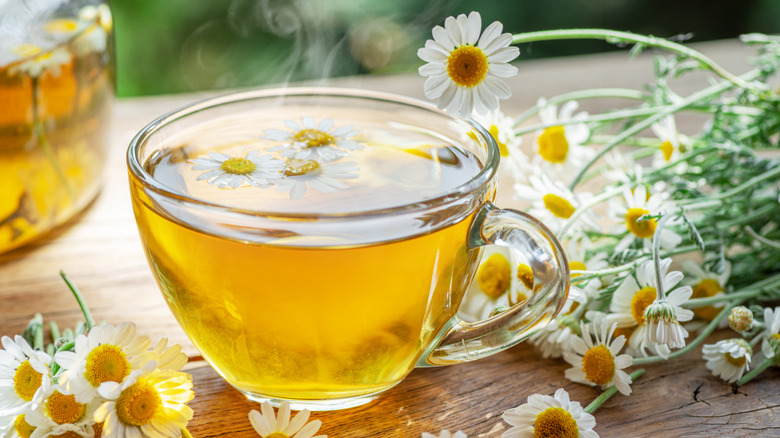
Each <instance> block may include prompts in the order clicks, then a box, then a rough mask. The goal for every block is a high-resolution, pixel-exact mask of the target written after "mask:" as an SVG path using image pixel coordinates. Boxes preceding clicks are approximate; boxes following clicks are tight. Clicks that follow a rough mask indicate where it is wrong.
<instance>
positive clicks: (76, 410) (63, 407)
mask: <svg viewBox="0 0 780 438" xmlns="http://www.w3.org/2000/svg"><path fill="white" fill-rule="evenodd" d="M86 410H87V406H86V405H84V404H82V403H79V402H77V401H76V396H75V395H64V394H62V393H60V392H59V391H54V393H53V394H52V395H51V396H49V399H48V400H46V415H48V417H49V418H51V420H52V421H54V422H55V423H57V424H65V423H70V424H73V423H75V422H77V421H79V420H80V419H81V417H83V416H84V412H85V411H86Z"/></svg>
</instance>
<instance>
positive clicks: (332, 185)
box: [276, 159, 359, 199]
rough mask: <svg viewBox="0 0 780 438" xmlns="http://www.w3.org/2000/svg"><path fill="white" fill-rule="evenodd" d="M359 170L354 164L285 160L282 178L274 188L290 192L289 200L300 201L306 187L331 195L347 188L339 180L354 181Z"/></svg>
mask: <svg viewBox="0 0 780 438" xmlns="http://www.w3.org/2000/svg"><path fill="white" fill-rule="evenodd" d="M358 170H359V169H358V168H357V166H356V165H355V163H354V162H351V161H349V162H338V163H320V162H318V161H315V160H298V159H291V160H287V162H286V164H285V167H284V171H283V173H284V176H285V177H286V178H284V179H283V180H282V181H280V182H279V185H278V187H277V188H276V190H277V191H279V192H286V191H289V192H290V199H301V198H303V195H305V194H306V189H307V187H311V188H313V189H314V190H317V191H319V192H322V193H333V192H337V191H339V190H342V189H345V188H347V185H346V184H344V183H343V182H341V181H339V180H340V179H354V178H357V177H358V174H357V173H355V172H357V171H358Z"/></svg>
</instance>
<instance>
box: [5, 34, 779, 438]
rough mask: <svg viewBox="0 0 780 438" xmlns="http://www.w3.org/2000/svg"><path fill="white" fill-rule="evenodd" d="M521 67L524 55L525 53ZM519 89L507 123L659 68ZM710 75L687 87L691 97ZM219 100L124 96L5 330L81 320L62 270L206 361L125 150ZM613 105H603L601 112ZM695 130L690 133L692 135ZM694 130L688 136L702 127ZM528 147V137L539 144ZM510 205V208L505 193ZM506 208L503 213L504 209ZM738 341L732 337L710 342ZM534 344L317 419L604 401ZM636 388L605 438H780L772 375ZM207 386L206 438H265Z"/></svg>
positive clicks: (555, 65)
mask: <svg viewBox="0 0 780 438" xmlns="http://www.w3.org/2000/svg"><path fill="white" fill-rule="evenodd" d="M697 47H698V48H699V49H700V50H702V51H703V52H705V53H706V54H708V55H710V56H711V57H712V58H714V59H715V60H716V61H717V62H719V63H721V64H722V65H723V66H724V67H726V68H727V69H729V70H731V71H732V72H735V73H742V72H744V71H746V70H747V69H748V66H747V64H746V62H745V57H746V55H747V53H749V51H748V50H745V49H743V48H742V46H741V45H740V44H739V43H738V42H736V41H725V42H715V43H706V44H699V45H698V46H697ZM521 57H522V56H521ZM518 67H519V69H520V73H519V75H518V76H517V77H516V78H513V80H511V81H510V85H511V87H512V88H513V90H514V95H513V97H512V99H511V101H509V102H507V103H506V104H504V105H503V108H504V111H505V112H506V113H508V114H519V113H520V112H521V111H522V110H523V109H525V108H528V107H530V106H531V105H533V104H534V103H535V102H536V99H537V98H538V97H540V96H548V97H549V96H552V95H556V94H560V93H564V92H567V91H574V90H578V89H584V88H591V87H633V88H636V87H637V86H639V85H640V84H642V83H646V82H649V81H650V80H651V79H652V68H651V58H650V56H649V55H642V56H640V57H639V58H637V59H634V60H629V59H628V57H627V54H626V53H625V52H622V53H610V54H601V55H590V56H584V57H573V58H560V59H551V60H540V61H529V62H522V61H521V62H520V63H519V64H518ZM701 79H702V77H701V76H698V77H697V78H690V79H685V80H683V81H680V82H679V83H677V84H676V85H675V87H676V88H677V89H678V90H679V91H680V92H681V93H686V90H688V92H690V90H691V89H692V88H691V87H694V86H696V87H697V88H698V86H699V85H701V82H700V81H701ZM422 83H423V80H422V78H420V77H418V76H416V75H413V74H410V75H401V76H387V77H362V78H350V79H340V80H334V81H330V82H328V83H327V85H336V86H352V87H362V88H368V89H377V90H383V91H390V92H395V93H399V94H404V95H408V96H412V97H419V98H422ZM211 94H214V93H210V94H186V95H174V96H159V97H148V98H136V99H122V100H120V101H119V102H118V104H117V105H116V107H115V111H114V115H113V120H114V124H113V135H112V139H111V154H110V158H109V161H108V164H107V167H106V181H105V187H104V189H103V191H102V194H101V195H100V196H99V197H98V199H97V200H96V201H95V202H94V203H93V205H92V206H91V207H90V208H89V209H87V210H86V211H85V212H84V213H83V214H81V215H80V216H79V217H77V218H75V219H74V220H73V221H71V223H69V224H67V225H65V226H63V227H61V228H60V229H58V230H56V231H55V232H53V233H51V234H50V235H48V236H46V237H45V238H43V239H41V240H39V241H37V242H35V243H33V244H31V245H29V246H27V247H25V248H22V249H19V250H16V251H13V252H10V253H7V254H2V255H0V303H2V305H0V334H3V335H13V334H16V333H21V331H22V330H23V329H24V327H25V325H26V324H27V321H28V320H29V319H30V318H31V317H32V316H33V314H34V313H35V312H41V313H42V314H43V316H44V318H45V319H46V320H47V321H48V320H50V319H55V320H56V321H57V322H58V323H60V325H61V326H62V327H65V326H72V325H73V324H74V323H75V322H76V321H77V320H78V319H79V317H80V313H79V310H78V307H77V306H76V303H75V302H74V300H73V298H72V297H71V295H70V294H69V292H68V290H67V288H66V286H65V284H64V283H63V282H62V280H61V279H60V277H59V275H58V272H59V270H61V269H62V270H64V271H65V272H66V273H67V274H68V276H69V278H70V279H71V280H72V281H73V282H75V283H76V284H77V285H78V286H79V287H80V289H81V290H82V292H83V294H84V295H85V297H86V300H87V302H88V304H89V306H90V307H91V309H92V312H93V314H94V316H95V318H96V319H97V320H98V321H108V322H111V323H113V324H118V323H120V322H123V321H134V322H135V323H136V324H137V325H138V328H139V332H140V333H142V334H145V335H148V336H150V337H151V338H152V340H153V341H156V340H157V339H159V338H161V337H163V336H167V337H168V338H169V339H170V340H171V341H172V342H176V343H180V344H182V345H184V348H185V351H186V352H187V353H188V354H189V355H190V356H191V357H195V358H197V351H195V349H194V347H193V346H192V344H191V343H190V341H189V340H188V339H187V337H186V336H185V335H184V333H183V332H182V331H181V329H180V328H179V326H178V325H177V324H176V322H175V320H174V318H173V317H172V316H171V314H170V313H169V312H168V309H167V307H166V305H165V303H164V301H163V298H162V296H161V294H160V293H159V291H158V289H157V286H156V285H155V282H154V280H153V278H152V275H151V273H150V270H149V268H148V266H147V263H146V260H145V258H144V255H143V252H142V249H141V245H140V242H139V239H138V236H137V232H136V227H135V223H134V220H133V214H132V210H131V206H130V199H129V193H128V187H127V176H126V170H125V169H126V167H125V163H124V153H125V150H126V147H127V145H128V143H129V141H130V139H131V138H132V136H133V135H134V134H135V133H136V132H137V131H138V130H139V129H140V128H142V127H143V126H144V125H145V124H147V123H148V122H150V121H151V120H152V119H153V118H154V117H155V116H157V115H160V114H162V113H164V112H166V111H169V110H171V109H174V108H177V107H179V106H182V105H184V104H186V103H189V102H192V101H194V100H197V99H200V98H202V97H206V96H208V95H211ZM614 103H615V102H607V101H604V102H598V103H594V106H593V107H590V108H588V109H589V110H591V111H598V110H599V109H603V108H605V107H607V106H609V105H612V104H614ZM686 123H687V126H686ZM695 123H696V122H695V121H690V122H685V121H683V122H681V123H680V124H681V127H682V130H685V129H686V128H690V129H692V130H694V131H695V130H697V129H698V126H697V125H695ZM529 140H530V139H529ZM503 197H504V198H505V201H504V202H503V204H504V205H507V203H509V202H510V201H509V200H508V199H509V198H508V196H507V194H506V191H505V192H503ZM499 204H501V203H499ZM727 336H731V334H730V333H728V332H727V331H724V332H722V333H716V334H715V335H713V338H712V340H711V342H714V340H716V339H719V338H724V337H727ZM538 357H539V355H538V353H537V352H536V351H535V350H534V348H533V347H532V346H531V345H530V344H521V345H519V346H517V347H515V348H512V349H510V350H508V351H505V352H503V353H500V354H497V355H495V356H493V357H491V358H488V359H485V360H482V361H479V362H474V363H468V364H462V365H456V366H452V367H447V368H436V369H420V370H415V371H413V372H412V373H411V375H409V376H408V377H407V379H406V380H404V381H403V382H402V383H401V384H400V385H398V386H396V387H395V388H393V389H391V390H390V391H388V392H387V393H386V394H384V395H383V396H381V397H380V398H379V399H378V400H376V401H374V402H372V403H370V404H368V405H366V406H363V407H359V408H354V409H351V410H347V411H342V412H329V413H314V414H312V418H314V419H320V420H322V422H323V427H322V428H321V430H320V433H325V434H328V435H329V436H331V437H419V436H420V434H421V432H423V431H428V432H432V433H438V432H439V431H440V430H441V429H445V428H446V429H449V430H450V431H452V432H454V431H455V430H458V429H462V430H463V431H464V432H466V433H467V434H468V436H469V437H471V438H474V437H498V436H500V435H501V433H502V431H505V430H507V429H508V425H507V424H506V423H504V422H503V421H502V420H501V414H502V412H503V411H505V410H506V409H509V408H512V407H515V406H517V405H519V404H521V403H524V402H525V401H526V398H527V397H528V396H529V395H531V394H533V393H542V394H552V393H553V392H554V391H555V389H556V388H558V387H563V388H565V389H566V390H567V391H568V392H569V394H570V395H571V397H572V399H573V400H578V401H580V402H581V403H582V404H583V406H584V405H587V404H588V403H590V401H591V400H593V398H595V397H596V396H597V395H598V394H599V393H600V392H599V391H598V390H597V389H594V388H591V387H587V386H583V385H579V384H575V383H571V382H569V381H568V380H567V379H566V378H565V377H564V370H565V369H566V368H568V365H567V364H566V363H564V362H563V361H562V360H542V359H539V358H538ZM646 369H647V372H646V374H645V376H644V377H642V378H640V379H639V380H638V381H637V382H635V383H634V384H633V391H634V393H633V395H631V396H630V397H624V396H621V395H619V394H618V395H616V396H614V397H613V398H612V399H610V401H609V402H607V403H606V404H605V405H604V406H603V407H602V408H601V409H600V410H599V411H598V412H597V415H596V419H597V422H598V424H597V426H596V428H595V430H596V432H598V433H599V434H600V436H602V437H633V436H654V437H658V436H663V437H672V436H708V437H713V436H734V437H741V436H747V435H750V436H766V437H770V436H780V371H778V369H777V368H773V369H770V370H768V371H767V372H765V373H764V374H763V375H762V376H760V377H759V378H758V379H756V380H754V381H753V382H751V383H749V384H747V385H745V386H744V387H742V388H740V389H739V391H738V392H736V393H734V392H732V388H731V387H730V386H729V385H728V384H725V383H723V382H722V381H721V380H720V379H718V378H716V377H714V376H712V375H711V374H710V373H709V372H708V370H707V369H706V368H705V366H704V360H703V359H702V358H701V354H700V352H699V351H695V352H692V353H690V354H688V355H686V356H683V357H682V358H679V359H677V360H674V361H671V362H669V363H661V364H656V365H652V366H648V367H646ZM188 370H189V372H190V373H192V375H193V377H194V381H195V399H194V400H193V401H192V402H191V403H190V406H191V407H192V408H193V409H194V410H195V418H194V419H193V420H192V422H191V423H190V428H189V429H190V431H191V432H192V434H193V436H195V437H213V436H235V437H252V436H257V435H256V434H255V433H254V431H253V430H252V428H251V425H250V424H249V421H248V419H247V414H248V412H249V410H250V409H257V408H258V405H257V404H255V403H251V402H248V401H247V400H245V399H244V398H243V397H242V396H241V395H240V394H239V393H238V392H237V391H235V390H234V389H232V388H231V387H230V386H228V385H227V384H226V383H225V382H224V381H223V380H222V379H221V378H220V377H219V376H218V375H217V374H216V373H215V372H214V371H213V370H212V369H211V368H210V367H209V366H208V365H207V364H206V363H205V362H203V361H198V360H193V361H192V362H191V363H190V364H189V365H188Z"/></svg>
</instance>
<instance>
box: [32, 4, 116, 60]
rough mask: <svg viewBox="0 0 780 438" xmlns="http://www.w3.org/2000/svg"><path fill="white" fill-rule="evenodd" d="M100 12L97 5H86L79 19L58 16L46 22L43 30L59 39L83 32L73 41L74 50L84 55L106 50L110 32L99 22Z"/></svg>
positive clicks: (80, 12) (62, 39)
mask: <svg viewBox="0 0 780 438" xmlns="http://www.w3.org/2000/svg"><path fill="white" fill-rule="evenodd" d="M97 19H98V13H97V8H96V7H95V6H90V7H85V8H82V9H81V10H80V11H79V19H78V21H77V20H74V19H72V18H56V19H54V20H51V21H49V22H47V23H46V24H44V26H43V30H44V31H45V32H46V33H47V34H48V35H49V36H51V37H52V38H53V39H56V40H57V41H64V40H65V39H67V38H69V37H71V36H72V35H75V34H76V33H78V32H80V31H81V32H83V33H82V34H81V35H79V36H77V37H76V38H75V39H74V40H73V41H72V47H73V49H74V52H75V53H76V54H77V55H79V56H84V55H87V54H89V53H93V52H103V51H105V50H106V45H107V42H108V34H107V33H106V30H105V29H103V27H102V26H100V25H99V24H97Z"/></svg>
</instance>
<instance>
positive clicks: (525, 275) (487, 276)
mask: <svg viewBox="0 0 780 438" xmlns="http://www.w3.org/2000/svg"><path fill="white" fill-rule="evenodd" d="M518 260H519V258H518V257H516V256H513V255H512V251H511V250H510V249H509V248H507V247H505V246H498V245H490V246H488V247H486V248H485V250H484V252H483V253H482V259H481V260H480V264H479V267H478V268H477V273H476V275H475V276H474V280H473V281H472V282H471V285H470V286H469V288H468V290H466V294H465V296H464V297H463V302H462V303H461V306H460V310H459V312H460V315H461V317H463V318H464V319H466V320H468V321H471V322H473V321H479V320H483V319H486V318H488V317H489V316H490V315H491V314H492V312H493V311H494V310H495V309H497V308H501V307H510V306H512V305H514V304H517V303H519V302H521V301H524V300H526V299H527V298H528V296H529V295H530V293H531V291H532V290H533V284H534V274H533V270H532V269H531V267H530V266H528V265H527V264H525V263H522V262H518Z"/></svg>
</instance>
